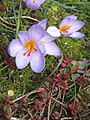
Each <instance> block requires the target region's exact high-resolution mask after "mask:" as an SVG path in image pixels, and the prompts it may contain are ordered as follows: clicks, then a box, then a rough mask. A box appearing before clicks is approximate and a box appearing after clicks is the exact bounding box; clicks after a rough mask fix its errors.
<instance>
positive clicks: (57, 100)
mask: <svg viewBox="0 0 90 120" xmlns="http://www.w3.org/2000/svg"><path fill="white" fill-rule="evenodd" d="M51 98H52V99H53V100H54V101H56V102H57V103H59V104H60V105H62V106H67V105H65V104H63V103H62V102H60V101H58V100H57V99H55V98H53V97H51Z"/></svg>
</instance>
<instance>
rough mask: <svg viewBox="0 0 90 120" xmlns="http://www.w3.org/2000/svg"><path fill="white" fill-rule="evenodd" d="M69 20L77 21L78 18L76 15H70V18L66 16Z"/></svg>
mask: <svg viewBox="0 0 90 120" xmlns="http://www.w3.org/2000/svg"><path fill="white" fill-rule="evenodd" d="M67 18H69V19H74V20H76V19H77V16H75V15H69V16H66V17H65V18H64V19H67Z"/></svg>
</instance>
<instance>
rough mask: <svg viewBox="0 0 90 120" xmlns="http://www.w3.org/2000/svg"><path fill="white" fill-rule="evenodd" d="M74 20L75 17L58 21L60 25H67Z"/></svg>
mask: <svg viewBox="0 0 90 120" xmlns="http://www.w3.org/2000/svg"><path fill="white" fill-rule="evenodd" d="M74 21H76V19H70V18H64V19H63V20H62V21H61V23H60V27H62V26H65V25H68V24H69V23H70V22H74Z"/></svg>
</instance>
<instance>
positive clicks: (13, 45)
mask: <svg viewBox="0 0 90 120" xmlns="http://www.w3.org/2000/svg"><path fill="white" fill-rule="evenodd" d="M22 48H23V45H22V43H21V42H20V40H19V39H14V40H12V41H11V42H10V44H9V45H8V53H9V55H10V56H12V57H15V56H16V55H17V53H18V52H19V51H20V50H21V49H22Z"/></svg>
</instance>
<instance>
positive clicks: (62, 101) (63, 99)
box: [59, 90, 66, 117]
mask: <svg viewBox="0 0 90 120" xmlns="http://www.w3.org/2000/svg"><path fill="white" fill-rule="evenodd" d="M65 93H66V91H65V90H64V92H63V98H62V103H63V102H64V98H65ZM62 107H63V106H62V105H61V110H60V115H59V117H61V115H62Z"/></svg>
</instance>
